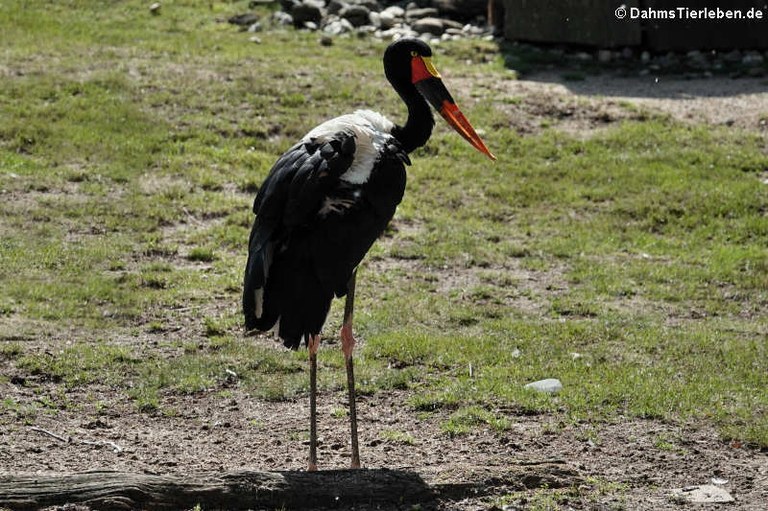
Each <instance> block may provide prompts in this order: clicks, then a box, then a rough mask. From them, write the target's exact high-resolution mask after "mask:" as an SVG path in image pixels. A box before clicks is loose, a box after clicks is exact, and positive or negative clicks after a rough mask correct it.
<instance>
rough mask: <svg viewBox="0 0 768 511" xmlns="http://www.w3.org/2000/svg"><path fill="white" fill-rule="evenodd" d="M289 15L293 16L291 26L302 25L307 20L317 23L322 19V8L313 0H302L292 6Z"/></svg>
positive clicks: (299, 26)
mask: <svg viewBox="0 0 768 511" xmlns="http://www.w3.org/2000/svg"><path fill="white" fill-rule="evenodd" d="M291 16H293V26H294V27H296V28H302V27H304V26H305V25H304V24H305V23H307V22H308V21H310V22H312V23H315V24H316V25H319V24H320V22H321V21H322V20H323V10H322V9H321V8H320V6H319V5H317V4H316V3H315V2H312V1H310V0H304V1H303V2H301V3H300V4H296V5H294V6H293V9H291Z"/></svg>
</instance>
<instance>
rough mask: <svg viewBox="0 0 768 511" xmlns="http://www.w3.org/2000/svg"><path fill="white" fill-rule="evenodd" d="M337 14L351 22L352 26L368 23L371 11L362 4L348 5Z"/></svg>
mask: <svg viewBox="0 0 768 511" xmlns="http://www.w3.org/2000/svg"><path fill="white" fill-rule="evenodd" d="M339 16H341V17H342V18H344V19H346V20H347V21H349V22H350V23H352V26H354V27H362V26H363V25H368V24H369V23H370V21H371V11H370V9H368V8H367V7H365V6H364V5H349V6H347V7H345V8H344V9H342V10H341V12H339Z"/></svg>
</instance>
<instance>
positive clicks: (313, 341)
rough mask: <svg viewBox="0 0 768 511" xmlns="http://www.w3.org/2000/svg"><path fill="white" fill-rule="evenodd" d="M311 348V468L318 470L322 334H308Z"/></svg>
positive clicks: (308, 342)
mask: <svg viewBox="0 0 768 511" xmlns="http://www.w3.org/2000/svg"><path fill="white" fill-rule="evenodd" d="M307 344H308V348H309V470H317V349H318V348H319V347H320V335H308V336H307Z"/></svg>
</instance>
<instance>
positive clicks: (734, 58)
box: [723, 50, 742, 64]
mask: <svg viewBox="0 0 768 511" xmlns="http://www.w3.org/2000/svg"><path fill="white" fill-rule="evenodd" d="M741 58H742V55H741V52H740V51H739V50H733V51H729V52H728V53H726V54H725V55H723V60H725V61H726V62H730V63H732V64H735V63H737V62H741Z"/></svg>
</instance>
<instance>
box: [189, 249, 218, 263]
mask: <svg viewBox="0 0 768 511" xmlns="http://www.w3.org/2000/svg"><path fill="white" fill-rule="evenodd" d="M187 259H188V260H189V261H197V262H202V263H210V262H212V261H215V260H216V254H215V253H214V252H213V249H210V248H205V247H195V248H193V249H192V250H190V251H189V254H187Z"/></svg>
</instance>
